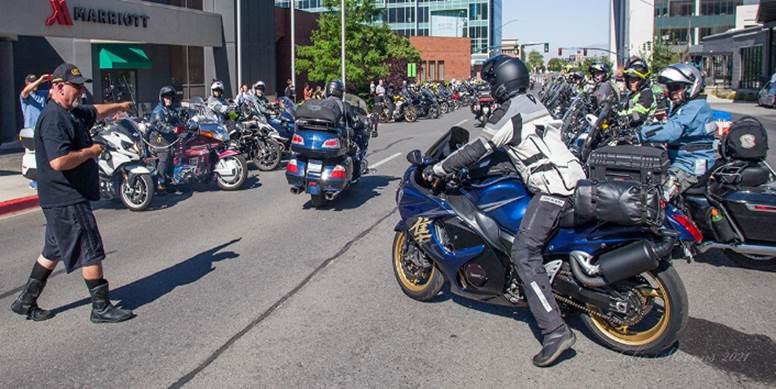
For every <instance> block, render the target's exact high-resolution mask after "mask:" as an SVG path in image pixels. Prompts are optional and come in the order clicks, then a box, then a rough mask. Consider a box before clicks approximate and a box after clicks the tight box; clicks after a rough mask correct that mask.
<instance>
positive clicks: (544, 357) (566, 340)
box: [533, 324, 577, 367]
mask: <svg viewBox="0 0 776 389" xmlns="http://www.w3.org/2000/svg"><path fill="white" fill-rule="evenodd" d="M576 341H577V337H576V336H575V335H574V333H573V332H571V329H569V327H568V326H567V325H565V324H564V325H562V326H560V327H559V328H558V329H556V330H555V331H552V332H550V333H549V334H547V335H544V340H543V341H542V351H539V354H536V355H534V357H533V364H534V365H535V366H538V367H547V366H549V365H551V364H552V363H553V362H555V360H556V359H558V357H559V356H560V355H561V354H563V352H564V351H566V350H568V349H570V348H571V346H573V345H574V343H575V342H576Z"/></svg>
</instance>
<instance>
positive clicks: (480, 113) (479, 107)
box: [471, 94, 498, 127]
mask: <svg viewBox="0 0 776 389" xmlns="http://www.w3.org/2000/svg"><path fill="white" fill-rule="evenodd" d="M496 108H498V104H497V103H496V101H495V100H494V99H493V97H491V95H490V94H482V95H480V96H479V98H478V99H477V100H475V101H474V102H473V103H472V105H471V110H472V113H473V114H474V119H475V120H476V121H477V122H478V123H477V126H478V127H484V126H485V123H487V122H488V119H490V115H491V114H492V113H493V111H495V110H496Z"/></svg>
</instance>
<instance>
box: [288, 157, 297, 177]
mask: <svg viewBox="0 0 776 389" xmlns="http://www.w3.org/2000/svg"><path fill="white" fill-rule="evenodd" d="M286 173H290V174H299V166H297V164H296V160H295V159H292V160H290V161H288V165H286Z"/></svg>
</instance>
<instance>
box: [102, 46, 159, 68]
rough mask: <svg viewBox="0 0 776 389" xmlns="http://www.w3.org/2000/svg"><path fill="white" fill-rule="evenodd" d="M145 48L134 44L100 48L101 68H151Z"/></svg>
mask: <svg viewBox="0 0 776 389" xmlns="http://www.w3.org/2000/svg"><path fill="white" fill-rule="evenodd" d="M150 68H151V60H150V59H149V58H148V54H146V52H145V50H143V48H142V47H140V46H134V45H105V46H102V48H100V69H150Z"/></svg>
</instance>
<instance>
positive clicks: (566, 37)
mask: <svg viewBox="0 0 776 389" xmlns="http://www.w3.org/2000/svg"><path fill="white" fill-rule="evenodd" d="M511 19H518V20H519V21H517V22H514V23H509V24H508V25H506V26H505V27H504V31H503V38H504V39H506V38H517V39H519V40H520V41H521V42H549V43H550V52H549V54H546V55H545V57H546V58H552V57H557V56H558V47H608V45H609V1H608V0H503V2H502V23H507V22H508V21H510V20H511ZM531 49H536V50H537V51H539V52H541V51H542V50H544V48H543V47H541V46H535V47H531V48H529V49H528V50H529V51H530V50H531ZM569 54H571V53H569ZM563 56H564V57H565V56H567V53H566V52H564V53H563Z"/></svg>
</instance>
